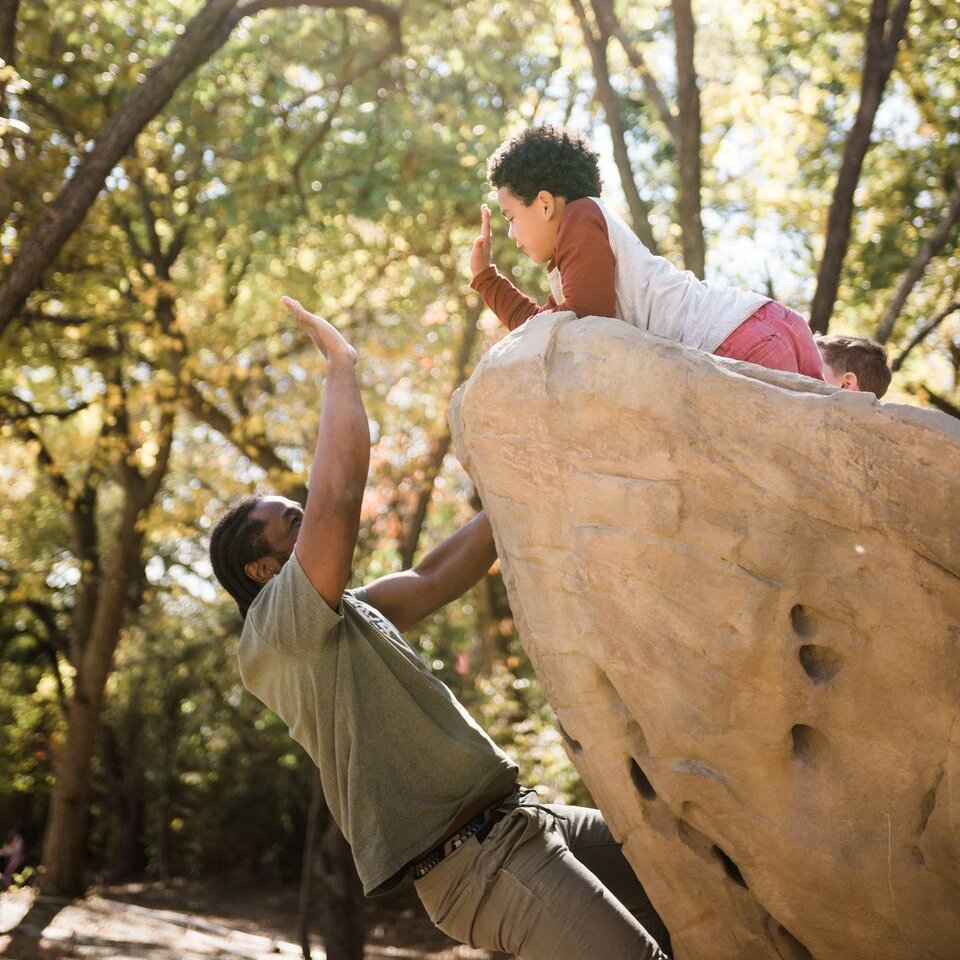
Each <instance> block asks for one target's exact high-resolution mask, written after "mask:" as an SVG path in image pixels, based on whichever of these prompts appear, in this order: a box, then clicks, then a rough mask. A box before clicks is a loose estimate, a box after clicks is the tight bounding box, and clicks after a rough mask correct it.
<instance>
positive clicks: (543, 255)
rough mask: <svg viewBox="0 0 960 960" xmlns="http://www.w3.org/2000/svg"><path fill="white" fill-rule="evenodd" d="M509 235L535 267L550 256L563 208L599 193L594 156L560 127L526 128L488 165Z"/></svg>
mask: <svg viewBox="0 0 960 960" xmlns="http://www.w3.org/2000/svg"><path fill="white" fill-rule="evenodd" d="M487 176H488V178H489V180H490V184H491V186H493V187H495V188H496V190H497V200H498V202H499V204H500V209H501V211H502V212H503V215H504V217H506V219H507V221H508V223H509V224H510V236H511V237H512V238H513V239H514V240H515V241H516V243H517V246H519V247H521V248H522V249H523V250H524V251H525V252H526V253H527V255H528V256H529V257H531V258H532V259H533V260H534V261H535V262H537V263H546V262H547V261H548V260H550V259H551V258H552V257H553V253H554V247H555V245H556V238H557V228H558V226H559V220H560V216H561V214H562V213H563V210H564V207H565V206H566V205H567V204H568V203H570V202H572V201H573V200H580V199H582V198H583V197H596V196H599V195H600V165H599V161H598V159H597V154H596V153H595V152H594V151H593V150H592V149H591V148H590V147H589V146H588V145H587V143H586V142H585V141H584V140H583V138H581V137H579V136H578V135H577V134H574V133H570V132H569V131H567V130H562V129H561V128H560V127H553V126H550V125H544V126H541V127H531V128H530V129H529V130H524V131H523V132H522V133H518V134H517V135H516V136H513V137H510V138H509V139H508V140H506V141H504V143H502V144H501V145H500V147H499V149H498V150H497V152H496V153H495V154H494V155H493V156H492V157H491V158H490V161H489V163H488V164H487Z"/></svg>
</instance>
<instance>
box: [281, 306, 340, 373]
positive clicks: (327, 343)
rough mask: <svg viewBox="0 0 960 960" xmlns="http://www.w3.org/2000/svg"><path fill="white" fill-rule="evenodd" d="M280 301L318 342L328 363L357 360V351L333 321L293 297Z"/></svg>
mask: <svg viewBox="0 0 960 960" xmlns="http://www.w3.org/2000/svg"><path fill="white" fill-rule="evenodd" d="M280 302H281V303H282V304H283V305H284V306H285V307H286V308H287V310H289V311H290V313H291V314H292V315H293V317H294V318H295V319H296V321H297V323H298V324H300V327H301V328H302V329H303V330H304V332H305V333H306V334H307V336H308V337H309V338H310V339H311V340H312V341H313V342H314V343H315V344H316V346H317V349H318V350H319V351H320V352H321V353H322V354H323V355H324V357H325V358H326V360H327V362H328V363H333V362H335V361H346V362H348V363H356V362H357V351H356V350H354V349H353V347H351V346H350V344H349V343H347V341H346V340H344V339H343V337H342V336H341V335H340V332H339V331H338V330H337V329H336V327H334V326H333V325H332V324H331V323H329V322H327V321H326V320H324V319H323V317H318V316H317V315H316V314H315V313H311V312H310V311H309V310H307V309H306V308H305V307H304V306H303V305H302V304H301V303H300V301H299V300H294V299H293V297H281V298H280Z"/></svg>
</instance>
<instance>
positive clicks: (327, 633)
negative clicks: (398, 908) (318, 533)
mask: <svg viewBox="0 0 960 960" xmlns="http://www.w3.org/2000/svg"><path fill="white" fill-rule="evenodd" d="M364 598H365V594H364V592H363V591H362V590H358V591H347V592H346V593H344V595H343V599H342V600H341V602H340V607H339V610H336V611H334V610H331V609H330V607H328V606H327V604H326V603H325V602H324V600H323V598H322V597H321V596H320V594H319V593H317V591H316V589H315V588H314V586H313V584H312V583H311V582H310V580H309V579H308V577H307V575H306V574H305V573H304V571H303V568H302V567H301V566H300V562H299V560H298V559H297V556H296V554H294V555H293V556H291V558H290V560H289V561H288V562H287V563H285V564H284V566H283V568H282V569H281V571H280V572H279V573H278V574H277V575H276V576H275V577H274V578H273V579H272V580H270V581H269V582H268V583H267V584H266V585H265V586H264V587H263V589H262V590H261V591H260V593H259V594H258V595H257V598H256V599H255V600H254V602H253V604H252V605H251V606H250V609H249V610H248V611H247V617H246V621H245V622H244V625H243V634H242V635H241V638H240V650H239V657H240V675H241V677H242V679H243V684H244V686H245V687H246V688H247V689H248V690H249V691H250V692H251V693H253V694H254V695H255V696H257V697H258V698H259V699H260V700H261V701H263V703H264V704H265V705H266V706H267V707H269V708H270V709H271V710H273V711H274V712H275V713H277V715H278V716H279V717H280V718H281V719H282V720H283V721H284V722H285V723H286V724H287V725H288V726H289V728H290V735H291V736H292V737H293V738H294V740H296V741H297V742H298V743H299V744H301V745H302V746H303V748H304V749H305V750H306V751H307V753H308V754H310V756H311V757H312V759H313V761H314V763H316V765H317V767H318V768H319V769H320V776H321V779H322V781H323V792H324V796H325V797H326V800H327V804H328V806H329V807H330V812H331V813H332V814H333V817H334V819H335V820H336V821H337V823H338V824H339V825H340V829H341V830H343V833H344V836H345V837H346V838H347V841H348V842H349V843H350V846H351V847H352V849H353V856H354V860H355V861H356V864H357V871H358V873H359V874H360V879H361V880H362V881H363V889H364V893H367V894H372V893H381V892H385V891H386V890H387V889H389V888H390V887H391V886H392V885H393V883H395V882H397V881H398V880H399V879H400V876H401V874H402V871H403V869H404V867H405V866H406V865H407V864H409V863H410V861H411V860H413V859H414V858H415V857H418V856H419V855H420V854H423V853H426V852H427V851H428V850H429V849H431V848H432V847H433V846H435V845H436V843H437V841H438V840H439V839H440V837H441V836H443V834H444V833H445V832H446V831H447V829H448V828H449V827H450V825H451V824H452V823H453V821H454V820H455V818H456V817H457V816H459V815H460V814H461V813H462V812H463V811H464V810H466V808H467V807H469V806H470V805H471V804H473V803H475V802H476V801H477V800H478V799H479V798H480V797H482V796H484V795H485V794H489V793H491V792H492V791H494V790H496V789H498V788H500V787H502V788H503V791H504V793H506V792H508V791H509V789H510V787H511V785H512V784H513V783H514V782H515V780H516V776H517V766H516V764H515V763H514V762H513V761H512V760H510V759H509V758H508V757H507V756H506V755H505V754H504V753H502V752H501V751H500V750H499V749H498V748H497V747H496V745H495V744H494V743H493V741H492V740H491V739H490V738H489V737H488V736H487V735H486V733H484V732H483V731H482V730H481V729H480V727H478V726H477V724H476V723H474V721H473V720H472V719H471V718H470V715H469V714H468V713H467V712H466V710H465V709H464V708H463V707H462V706H461V705H460V703H458V702H457V700H456V699H455V698H454V696H453V694H452V693H451V692H450V690H449V689H448V688H447V687H446V686H445V685H444V684H443V683H441V681H440V680H438V679H437V678H436V677H434V676H433V675H432V674H431V673H430V671H429V670H428V669H427V668H426V666H425V665H424V664H423V662H422V661H421V660H420V658H419V656H418V655H417V653H416V652H415V651H414V650H413V648H412V647H411V646H410V645H409V644H408V643H407V642H406V641H405V640H404V639H403V637H402V636H401V635H400V633H399V631H398V630H397V629H396V627H394V626H393V624H392V623H390V622H389V620H387V619H386V618H385V617H384V616H383V615H382V614H380V613H379V612H378V611H377V610H375V609H374V608H373V607H371V606H369V605H368V604H367V603H365V602H364ZM391 881H392V882H391Z"/></svg>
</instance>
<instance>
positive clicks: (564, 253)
mask: <svg viewBox="0 0 960 960" xmlns="http://www.w3.org/2000/svg"><path fill="white" fill-rule="evenodd" d="M554 249H555V253H554V259H555V261H556V264H557V269H558V270H559V271H560V283H561V285H562V286H563V302H562V303H560V304H558V305H557V306H556V307H554V309H559V310H572V311H573V312H574V313H575V314H576V315H577V316H578V317H614V316H616V312H617V291H616V271H617V262H616V258H615V257H614V255H613V248H612V247H611V246H610V236H609V234H608V232H607V221H606V220H605V219H604V216H603V211H602V210H601V209H600V208H599V207H598V206H597V205H596V204H595V203H594V202H593V200H591V199H590V198H589V197H585V198H583V199H582V200H574V201H573V202H571V203H569V204H568V205H567V208H566V210H564V214H563V218H562V219H561V222H560V228H559V230H558V231H557V241H556V245H555V248H554Z"/></svg>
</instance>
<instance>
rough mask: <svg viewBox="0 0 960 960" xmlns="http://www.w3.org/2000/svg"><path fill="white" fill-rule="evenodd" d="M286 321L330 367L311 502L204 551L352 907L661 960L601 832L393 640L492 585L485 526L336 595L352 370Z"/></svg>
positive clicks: (344, 350)
mask: <svg viewBox="0 0 960 960" xmlns="http://www.w3.org/2000/svg"><path fill="white" fill-rule="evenodd" d="M283 302H284V304H285V305H286V307H287V309H288V310H289V311H290V312H291V313H292V314H293V316H294V317H295V318H296V319H297V321H298V323H299V324H300V326H301V327H302V328H303V330H304V331H305V332H306V333H307V334H308V335H309V336H310V338H311V339H312V340H313V342H314V343H315V344H316V346H317V347H318V348H319V349H320V352H321V353H322V354H323V355H324V357H325V358H326V361H327V383H326V397H325V398H324V404H323V410H322V413H321V418H320V429H319V435H318V438H317V447H316V452H315V454H314V458H313V463H312V466H311V473H310V485H309V491H310V492H309V495H308V497H307V502H306V505H305V507H304V508H302V509H301V508H300V506H299V505H298V504H297V503H295V502H294V501H292V500H286V499H284V498H282V497H272V496H267V497H259V498H251V499H248V500H245V501H243V502H242V503H240V504H238V505H237V506H235V507H234V508H233V509H232V510H231V511H230V512H229V513H227V514H226V516H224V517H223V518H221V520H220V521H219V522H218V524H217V526H216V528H215V529H214V532H213V535H212V537H211V542H210V552H211V558H212V561H213V568H214V572H215V573H216V575H217V578H218V579H219V580H220V582H221V584H223V586H224V587H225V588H226V589H227V590H228V592H229V593H230V594H231V595H232V596H233V597H234V599H235V600H236V601H237V603H238V604H239V606H240V609H241V612H242V613H243V615H244V627H243V634H242V636H241V640H240V651H239V656H240V672H241V676H242V678H243V682H244V685H245V686H246V687H247V688H248V689H249V690H250V691H251V692H253V693H254V694H255V695H256V696H257V697H259V698H260V700H262V701H263V702H264V703H265V704H266V705H267V706H268V707H270V708H271V709H272V710H274V711H275V712H276V713H277V714H278V715H279V716H280V717H281V718H282V719H283V720H284V721H285V722H286V723H287V724H288V725H289V727H290V733H291V735H292V736H293V738H294V739H295V740H297V741H298V742H299V743H300V744H301V745H302V746H303V747H304V748H305V749H306V751H307V752H308V753H309V755H310V756H311V758H312V759H313V761H314V762H315V763H316V764H317V766H318V768H319V770H320V775H321V779H322V782H323V790H324V794H325V796H326V799H327V803H328V805H329V807H330V810H331V813H332V814H333V816H334V818H335V819H336V821H337V823H338V824H339V825H340V827H341V829H342V830H343V833H344V835H345V836H346V838H347V840H348V841H349V843H350V845H351V848H352V850H353V854H354V859H355V861H356V864H357V870H358V872H359V874H360V879H361V880H362V882H363V887H364V892H365V893H367V894H377V893H381V892H385V891H386V890H389V889H390V888H391V887H392V886H394V885H395V884H396V883H398V882H399V881H400V880H401V879H403V877H404V876H405V875H407V874H411V875H412V876H413V878H414V882H415V885H416V888H417V892H418V894H419V896H420V898H421V900H422V901H423V903H424V905H425V907H426V909H427V913H428V914H429V915H430V917H431V919H432V920H433V921H434V923H436V925H437V926H438V927H440V929H442V930H444V931H445V932H446V933H448V934H449V935H450V936H452V937H454V938H456V939H458V940H461V941H462V942H464V943H469V944H470V945H472V946H475V947H481V948H486V949H490V950H504V951H508V952H510V953H515V954H517V955H518V956H520V957H522V958H524V960H540V958H543V960H547V958H552V960H585V958H595V960H611V958H614V957H616V958H644V960H647V958H650V960H659V958H664V957H665V954H664V953H663V952H661V950H660V949H659V948H658V947H657V944H656V943H655V942H654V941H653V939H652V938H651V937H650V936H649V935H648V933H647V931H646V929H645V928H644V926H642V925H641V924H640V923H639V922H638V921H637V920H636V919H635V918H634V917H633V916H631V914H630V913H629V912H628V910H627V909H626V907H629V908H630V909H632V910H634V911H636V912H637V913H638V915H640V916H642V917H643V921H644V923H646V924H648V925H649V926H650V927H651V928H652V929H654V930H655V931H656V933H657V935H658V937H659V938H660V939H661V942H662V943H664V945H665V947H666V939H667V938H666V932H665V930H663V927H662V924H661V923H660V920H659V918H658V917H657V915H656V913H655V912H654V910H653V908H652V906H651V905H650V903H649V901H648V900H647V897H646V895H645V893H644V892H643V889H642V887H641V886H640V884H639V883H638V882H637V881H636V878H635V877H634V876H633V874H632V872H631V871H630V868H629V866H628V865H627V863H626V861H625V860H624V858H623V856H622V854H621V853H620V850H619V847H618V846H617V845H616V843H615V842H614V841H613V838H612V837H611V835H610V832H609V830H608V829H607V827H606V825H605V824H604V823H603V820H602V818H601V817H600V814H599V813H598V812H597V811H595V810H587V809H583V808H577V807H550V806H542V805H539V804H536V803H535V802H531V799H530V793H531V792H530V791H526V792H525V793H524V792H521V791H520V790H519V789H518V788H517V785H516V775H517V767H516V764H514V763H513V761H511V760H510V759H509V758H508V757H507V756H506V755H505V754H504V753H502V752H501V751H500V750H499V749H498V748H497V747H496V746H495V745H494V743H493V742H492V741H491V740H490V738H489V737H488V736H487V735H486V734H485V733H484V732H483V731H482V730H481V729H480V728H479V727H478V726H477V724H476V723H475V722H474V721H473V720H472V719H471V718H470V716H469V715H468V714H467V712H466V710H465V709H464V708H463V707H462V706H461V704H460V703H459V702H458V701H457V700H456V699H455V698H454V696H453V694H452V693H451V692H450V690H449V689H448V688H447V687H446V686H445V685H444V684H443V683H441V682H440V681H439V680H438V679H437V678H436V677H434V676H433V675H432V674H431V673H430V671H429V670H427V669H426V667H425V665H424V664H423V663H422V662H421V661H420V658H419V657H418V656H417V654H416V652H415V651H414V650H413V648H412V647H410V646H409V644H407V643H406V641H405V640H404V639H403V637H402V636H401V635H400V633H399V631H398V629H397V628H398V627H399V628H400V629H405V628H407V627H409V626H412V625H413V624H414V623H416V622H417V621H419V620H420V619H422V618H423V617H425V616H427V615H429V614H431V613H433V612H434V611H435V610H437V609H438V608H439V607H441V606H443V605H444V604H445V603H448V602H449V601H450V600H453V599H455V598H456V597H458V596H460V595H461V594H462V593H464V592H465V591H466V590H467V589H469V588H470V587H471V586H473V585H474V584H475V583H476V582H477V581H478V580H479V579H480V578H481V577H482V576H483V575H484V573H485V572H486V571H487V570H488V569H489V567H490V565H491V564H492V563H493V561H494V559H495V557H496V552H495V548H494V544H493V537H492V533H491V530H490V525H489V523H488V521H487V518H486V516H485V515H484V514H483V513H480V514H478V515H477V516H476V517H474V518H473V520H471V521H470V522H469V523H467V524H466V525H465V526H464V527H463V528H461V529H460V530H459V531H458V532H457V533H456V534H454V535H453V536H452V537H450V538H449V539H448V540H446V541H445V542H444V543H442V544H440V545H439V546H438V547H436V548H435V549H434V550H432V551H431V552H430V553H429V554H427V556H426V557H425V558H424V559H423V560H422V561H421V562H420V563H419V564H418V565H417V566H416V567H415V568H414V569H412V570H407V571H404V572H402V573H397V574H392V575H390V576H386V577H382V578H380V579H379V580H376V581H374V582H373V583H371V584H369V585H368V586H367V587H366V588H365V589H361V590H346V585H347V582H348V580H349V578H350V569H351V562H352V558H353V551H354V547H355V545H356V539H357V531H358V527H359V519H360V505H361V501H362V498H363V488H364V485H365V482H366V477H367V468H368V463H369V451H370V435H369V430H368V426H367V417H366V413H365V412H364V407H363V401H362V399H361V396H360V389H359V386H358V384H357V378H356V374H355V365H356V361H357V354H356V351H355V350H354V349H353V348H352V347H351V346H349V345H348V344H347V343H346V341H345V340H344V339H343V337H341V336H340V334H339V333H338V332H337V331H336V330H335V329H334V328H333V327H332V326H331V325H330V324H329V323H327V322H326V321H325V320H323V319H321V318H320V317H317V316H314V315H313V314H311V313H309V312H308V311H306V310H305V309H304V308H303V307H302V306H300V304H299V303H297V302H296V301H294V300H290V299H289V298H284V301H283ZM534 799H535V798H534ZM587 863H588V864H589V869H588V866H586V865H585V864H587ZM617 896H619V897H620V898H621V899H620V900H618V899H617ZM621 901H622V902H621ZM624 905H626V907H625V906H624ZM667 949H668V947H667Z"/></svg>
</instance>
